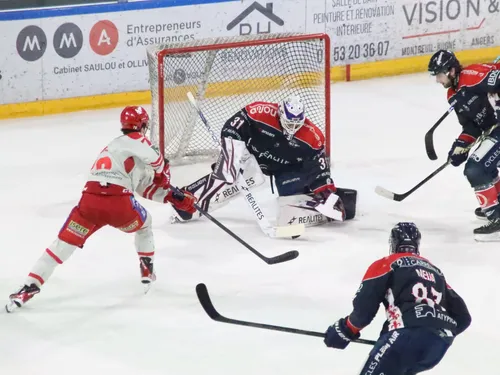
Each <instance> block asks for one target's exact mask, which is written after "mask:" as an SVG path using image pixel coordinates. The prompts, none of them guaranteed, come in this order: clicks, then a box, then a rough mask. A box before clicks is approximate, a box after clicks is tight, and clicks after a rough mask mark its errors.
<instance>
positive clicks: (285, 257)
mask: <svg viewBox="0 0 500 375" xmlns="http://www.w3.org/2000/svg"><path fill="white" fill-rule="evenodd" d="M172 189H174V190H175V192H176V193H177V194H183V193H182V191H181V190H180V189H179V188H176V187H173V186H172ZM194 208H196V209H197V210H198V211H199V212H200V213H201V214H202V215H204V216H206V218H207V219H208V220H210V221H211V222H212V223H214V224H215V225H217V226H218V227H219V228H220V229H222V230H223V231H224V232H226V233H227V234H229V235H230V236H231V237H233V238H234V239H235V240H236V241H238V242H239V243H240V244H242V245H243V246H245V247H246V248H247V249H248V250H250V251H251V252H252V253H254V254H255V255H257V256H258V257H259V258H260V259H262V260H263V261H264V262H266V263H267V264H277V263H283V262H288V261H289V260H292V259H295V258H297V257H298V256H299V252H298V251H297V250H292V251H287V252H286V253H283V254H280V255H277V256H275V257H271V258H268V257H266V256H264V255H262V254H261V253H260V252H258V251H257V250H255V249H254V248H253V247H252V246H250V245H249V244H248V243H246V242H245V241H243V240H242V239H241V238H240V237H239V236H237V235H236V234H234V233H233V232H232V231H231V230H230V229H229V228H227V227H226V226H225V225H224V224H222V223H221V222H220V221H219V220H217V219H216V218H215V217H213V216H212V215H210V214H209V213H208V212H207V211H205V210H204V209H203V208H201V207H200V206H199V205H198V204H197V203H195V204H194Z"/></svg>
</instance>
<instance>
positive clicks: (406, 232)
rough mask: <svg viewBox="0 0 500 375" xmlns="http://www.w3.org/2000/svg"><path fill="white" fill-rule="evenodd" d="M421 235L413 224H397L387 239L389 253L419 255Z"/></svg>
mask: <svg viewBox="0 0 500 375" xmlns="http://www.w3.org/2000/svg"><path fill="white" fill-rule="evenodd" d="M421 238H422V235H421V234H420V231H419V230H418V228H417V226H416V225H415V224H414V223H397V224H396V225H395V226H394V228H392V230H391V236H390V238H389V245H390V253H391V254H396V253H413V254H417V255H419V254H420V251H419V246H420V239H421Z"/></svg>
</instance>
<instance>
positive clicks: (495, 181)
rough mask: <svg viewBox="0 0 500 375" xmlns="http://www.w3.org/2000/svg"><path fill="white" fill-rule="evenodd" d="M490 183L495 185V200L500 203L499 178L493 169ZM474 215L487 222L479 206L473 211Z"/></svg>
mask: <svg viewBox="0 0 500 375" xmlns="http://www.w3.org/2000/svg"><path fill="white" fill-rule="evenodd" d="M491 178H492V181H493V184H495V189H496V191H497V199H498V200H499V201H500V176H499V175H498V169H495V170H494V171H493V173H492V176H491ZM474 214H475V215H476V217H477V218H478V219H482V220H487V218H486V214H485V213H484V212H483V210H482V208H481V206H479V207H477V208H476V209H475V210H474Z"/></svg>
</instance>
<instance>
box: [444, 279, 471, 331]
mask: <svg viewBox="0 0 500 375" xmlns="http://www.w3.org/2000/svg"><path fill="white" fill-rule="evenodd" d="M445 293H446V296H445V300H446V312H447V313H448V315H449V316H450V317H452V318H453V319H454V320H455V321H456V322H457V332H456V334H457V335H458V334H460V333H462V332H463V331H465V330H466V329H467V327H469V325H470V323H471V321H472V317H471V315H470V313H469V310H468V309H467V305H466V304H465V302H464V300H463V299H462V297H460V296H459V295H458V293H457V292H455V290H453V288H451V287H450V286H449V285H447V286H446V292H445Z"/></svg>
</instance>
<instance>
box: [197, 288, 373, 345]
mask: <svg viewBox="0 0 500 375" xmlns="http://www.w3.org/2000/svg"><path fill="white" fill-rule="evenodd" d="M196 295H197V296H198V300H199V301H200V303H201V306H202V307H203V309H204V310H205V312H206V313H207V315H208V316H209V317H210V318H211V319H213V320H215V321H216V322H221V323H229V324H236V325H240V326H245V327H253V328H262V329H269V330H272V331H280V332H288V333H294V334H296V335H305V336H314V337H321V338H325V334H324V333H321V332H314V331H305V330H303V329H297V328H289V327H282V326H274V325H270V324H263V323H254V322H247V321H245V320H237V319H230V318H226V317H225V316H222V315H221V314H219V312H218V311H217V310H216V309H215V307H214V305H213V303H212V301H211V300H210V295H209V294H208V289H207V286H206V285H205V284H198V285H196ZM353 342H356V343H359V344H367V345H375V343H376V341H373V340H365V339H356V340H353Z"/></svg>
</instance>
